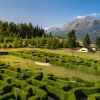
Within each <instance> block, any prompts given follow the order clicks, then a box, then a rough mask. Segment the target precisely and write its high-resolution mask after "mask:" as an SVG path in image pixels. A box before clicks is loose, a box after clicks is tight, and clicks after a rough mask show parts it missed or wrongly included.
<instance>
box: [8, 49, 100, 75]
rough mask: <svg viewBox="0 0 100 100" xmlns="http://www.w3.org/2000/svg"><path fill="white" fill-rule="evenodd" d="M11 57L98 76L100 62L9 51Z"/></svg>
mask: <svg viewBox="0 0 100 100" xmlns="http://www.w3.org/2000/svg"><path fill="white" fill-rule="evenodd" d="M9 54H11V55H15V56H20V57H23V58H28V59H32V60H37V61H42V62H49V63H51V64H53V65H57V66H64V67H67V68H73V69H77V70H81V71H85V72H88V73H92V74H95V75H100V61H96V60H84V59H82V58H79V57H71V56H62V55H60V54H53V53H45V52H39V51H34V50H33V51H11V52H9Z"/></svg>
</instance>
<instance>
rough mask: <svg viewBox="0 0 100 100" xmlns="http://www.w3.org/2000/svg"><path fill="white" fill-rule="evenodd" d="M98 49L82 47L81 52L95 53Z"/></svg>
mask: <svg viewBox="0 0 100 100" xmlns="http://www.w3.org/2000/svg"><path fill="white" fill-rule="evenodd" d="M95 51H96V49H95V48H92V47H88V46H87V47H82V48H80V49H79V52H95Z"/></svg>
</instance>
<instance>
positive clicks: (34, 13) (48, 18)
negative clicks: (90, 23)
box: [0, 0, 100, 28]
mask: <svg viewBox="0 0 100 100" xmlns="http://www.w3.org/2000/svg"><path fill="white" fill-rule="evenodd" d="M87 15H91V16H100V0H0V20H3V21H13V22H16V23H20V22H26V23H29V22H32V24H33V25H39V26H42V27H43V28H49V27H59V26H62V25H64V24H66V23H69V22H70V21H72V20H73V19H74V18H76V17H78V18H81V17H84V16H87Z"/></svg>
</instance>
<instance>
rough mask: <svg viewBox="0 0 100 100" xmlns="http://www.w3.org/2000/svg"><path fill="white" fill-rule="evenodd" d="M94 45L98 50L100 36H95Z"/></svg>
mask: <svg viewBox="0 0 100 100" xmlns="http://www.w3.org/2000/svg"><path fill="white" fill-rule="evenodd" d="M95 45H96V48H97V50H100V37H99V36H97V38H96V43H95Z"/></svg>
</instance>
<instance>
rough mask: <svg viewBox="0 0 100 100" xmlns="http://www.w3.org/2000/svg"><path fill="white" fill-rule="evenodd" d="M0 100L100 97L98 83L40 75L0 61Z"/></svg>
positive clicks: (67, 99) (69, 99)
mask: <svg viewBox="0 0 100 100" xmlns="http://www.w3.org/2000/svg"><path fill="white" fill-rule="evenodd" d="M0 100H100V82H87V81H83V80H81V79H77V78H76V79H74V80H69V78H68V77H66V78H60V77H56V76H54V75H52V74H49V75H47V76H44V75H43V73H40V72H39V73H34V72H32V71H30V70H28V69H26V70H21V69H20V68H16V69H12V68H11V67H9V66H7V65H5V64H3V63H0Z"/></svg>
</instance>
